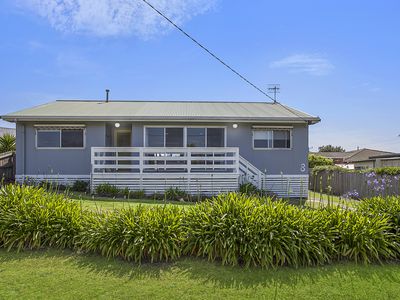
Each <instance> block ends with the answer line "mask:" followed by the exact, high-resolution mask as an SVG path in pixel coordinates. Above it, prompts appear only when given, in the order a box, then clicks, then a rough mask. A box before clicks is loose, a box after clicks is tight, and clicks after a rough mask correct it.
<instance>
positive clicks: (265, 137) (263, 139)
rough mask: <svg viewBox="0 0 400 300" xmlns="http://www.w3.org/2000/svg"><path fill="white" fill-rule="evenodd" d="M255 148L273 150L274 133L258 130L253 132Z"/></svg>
mask: <svg viewBox="0 0 400 300" xmlns="http://www.w3.org/2000/svg"><path fill="white" fill-rule="evenodd" d="M253 140H254V148H261V149H263V148H272V131H271V130H256V131H254V132H253Z"/></svg>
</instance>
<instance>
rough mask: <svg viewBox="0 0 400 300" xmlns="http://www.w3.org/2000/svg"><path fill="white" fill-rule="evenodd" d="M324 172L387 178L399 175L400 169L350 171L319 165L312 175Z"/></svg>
mask: <svg viewBox="0 0 400 300" xmlns="http://www.w3.org/2000/svg"><path fill="white" fill-rule="evenodd" d="M325 171H327V172H334V171H340V172H346V173H371V172H374V173H375V174H377V175H389V176H396V175H400V167H382V168H374V169H363V170H352V169H346V168H342V167H340V166H336V165H319V166H315V167H314V168H313V169H312V172H313V173H314V174H318V173H320V172H325Z"/></svg>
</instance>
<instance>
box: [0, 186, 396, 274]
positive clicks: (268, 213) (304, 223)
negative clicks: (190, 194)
mask: <svg viewBox="0 0 400 300" xmlns="http://www.w3.org/2000/svg"><path fill="white" fill-rule="evenodd" d="M399 218H400V198H395V197H389V198H373V199H368V200H365V201H363V202H362V203H361V204H360V207H359V208H358V209H357V210H354V211H353V210H343V209H340V208H328V209H306V208H301V207H296V206H292V205H289V204H286V203H284V202H281V201H271V199H269V198H260V197H257V196H248V195H244V194H235V193H231V194H223V195H219V196H217V197H215V198H213V199H211V200H208V201H205V202H202V203H199V204H196V205H194V206H192V207H189V208H185V209H182V208H180V207H177V206H173V205H165V206H156V207H143V206H138V207H135V208H129V209H121V210H114V211H110V212H94V211H90V210H85V209H82V208H81V206H80V205H79V204H77V203H76V202H74V201H71V200H68V199H66V198H65V196H64V195H60V194H56V193H51V192H47V191H46V190H45V189H43V188H40V187H28V186H18V185H8V186H5V187H2V188H1V189H0V247H4V248H7V249H12V248H17V249H18V250H21V249H24V248H29V249H40V248H43V247H56V248H68V249H73V250H79V251H82V252H88V253H99V254H101V255H104V256H107V257H122V258H124V259H126V260H130V261H135V262H143V261H151V262H155V261H169V260H175V259H178V258H179V257H181V256H198V257H206V258H208V259H209V260H211V261H221V262H222V263H223V264H228V265H238V264H240V265H245V266H262V267H276V266H282V265H288V266H313V265H322V264H326V263H331V262H333V261H338V260H352V261H357V262H371V261H383V260H389V259H399V258H400V246H399V243H400V234H399V228H400V222H399Z"/></svg>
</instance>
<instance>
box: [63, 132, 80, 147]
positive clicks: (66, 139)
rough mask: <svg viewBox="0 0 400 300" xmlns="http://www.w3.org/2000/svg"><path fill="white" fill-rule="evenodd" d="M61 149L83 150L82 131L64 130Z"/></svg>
mask: <svg viewBox="0 0 400 300" xmlns="http://www.w3.org/2000/svg"><path fill="white" fill-rule="evenodd" d="M61 147H63V148H83V130H82V129H62V130H61Z"/></svg>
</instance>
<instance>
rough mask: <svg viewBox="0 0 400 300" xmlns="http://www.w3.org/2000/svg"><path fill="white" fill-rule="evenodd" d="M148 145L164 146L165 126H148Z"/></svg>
mask: <svg viewBox="0 0 400 300" xmlns="http://www.w3.org/2000/svg"><path fill="white" fill-rule="evenodd" d="M146 146H147V147H164V128H155V127H154V128H153V127H152V128H146Z"/></svg>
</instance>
